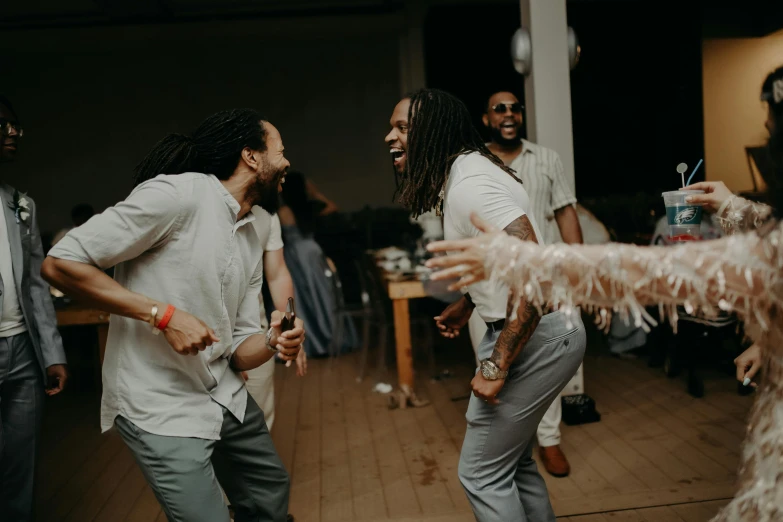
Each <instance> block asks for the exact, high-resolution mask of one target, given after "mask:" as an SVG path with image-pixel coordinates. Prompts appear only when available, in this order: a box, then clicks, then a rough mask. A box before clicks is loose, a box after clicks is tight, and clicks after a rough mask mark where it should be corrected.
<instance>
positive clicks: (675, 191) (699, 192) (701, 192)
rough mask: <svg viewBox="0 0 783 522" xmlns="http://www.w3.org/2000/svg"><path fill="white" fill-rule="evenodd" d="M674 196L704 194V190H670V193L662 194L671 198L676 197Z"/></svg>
mask: <svg viewBox="0 0 783 522" xmlns="http://www.w3.org/2000/svg"><path fill="white" fill-rule="evenodd" d="M674 194H685V195H689V194H704V191H703V190H682V189H680V190H670V191H669V192H664V193H662V194H661V196H669V195H674Z"/></svg>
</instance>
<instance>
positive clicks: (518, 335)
mask: <svg viewBox="0 0 783 522" xmlns="http://www.w3.org/2000/svg"><path fill="white" fill-rule="evenodd" d="M505 231H506V233H507V234H508V235H509V236H513V237H515V238H517V239H521V240H522V241H528V242H531V243H537V242H538V238H537V237H536V233H535V230H534V229H533V225H532V224H531V223H530V220H529V219H528V218H527V216H522V217H520V218H518V219H515V220H514V221H513V222H511V224H510V225H508V226H507V227H506V228H505ZM517 305H518V306H517ZM515 310H516V314H514V311H515ZM540 320H541V315H540V314H539V313H538V309H537V308H536V307H535V306H532V305H531V304H529V303H528V302H527V301H526V300H524V299H523V300H522V301H521V302H520V300H519V295H518V294H517V293H516V292H515V291H513V290H512V291H510V292H509V293H508V303H507V305H506V323H505V325H503V331H501V332H500V336H499V337H498V340H497V342H496V343H495V349H494V350H493V351H492V355H491V356H490V359H491V360H492V362H494V363H495V364H496V365H497V366H498V367H500V368H501V369H504V370H505V369H507V368H508V367H509V366H510V365H511V363H512V362H513V361H514V359H515V358H516V357H517V355H518V354H519V352H520V350H522V348H523V347H524V346H525V344H527V341H528V340H529V339H530V336H532V335H533V332H534V331H535V330H536V326H538V322H539V321H540Z"/></svg>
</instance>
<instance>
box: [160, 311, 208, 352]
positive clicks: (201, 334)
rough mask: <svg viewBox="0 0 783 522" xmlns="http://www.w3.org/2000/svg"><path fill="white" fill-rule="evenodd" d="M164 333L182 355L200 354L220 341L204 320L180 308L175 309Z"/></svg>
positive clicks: (175, 349)
mask: <svg viewBox="0 0 783 522" xmlns="http://www.w3.org/2000/svg"><path fill="white" fill-rule="evenodd" d="M163 335H164V336H166V340H167V341H168V342H169V344H170V345H171V347H172V348H174V351H175V352H177V353H178V354H180V355H198V352H200V351H203V350H205V349H206V347H207V346H212V344H213V343H216V342H219V341H220V339H218V337H217V335H215V332H214V331H213V330H212V328H210V327H209V326H207V325H206V323H205V322H204V321H202V320H201V319H199V318H198V317H195V316H193V315H190V314H189V313H187V312H185V311H184V310H179V309H177V310H175V311H174V315H172V316H171V319H170V320H169V324H168V325H166V328H165V329H164V330H163Z"/></svg>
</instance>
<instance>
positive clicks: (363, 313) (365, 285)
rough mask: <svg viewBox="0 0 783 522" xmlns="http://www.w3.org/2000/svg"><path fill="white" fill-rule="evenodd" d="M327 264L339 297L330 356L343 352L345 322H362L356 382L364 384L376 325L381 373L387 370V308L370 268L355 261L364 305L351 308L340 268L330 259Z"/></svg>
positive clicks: (337, 298) (336, 304)
mask: <svg viewBox="0 0 783 522" xmlns="http://www.w3.org/2000/svg"><path fill="white" fill-rule="evenodd" d="M327 264H328V266H329V270H330V271H331V273H327V276H328V277H329V278H330V279H331V281H332V285H333V287H334V298H335V315H334V318H335V324H334V328H333V332H334V334H333V336H332V342H331V343H330V344H329V355H330V357H336V356H337V355H338V353H339V350H340V347H341V346H342V343H343V334H344V325H345V319H346V318H347V317H350V318H351V319H357V318H358V319H361V320H362V347H361V350H362V353H361V358H360V363H359V375H358V376H357V378H356V380H357V381H359V382H361V381H362V380H363V379H364V373H365V369H366V366H367V353H368V351H369V348H370V333H371V332H370V328H371V327H372V326H373V325H375V326H376V327H377V328H378V336H379V343H378V347H379V352H380V353H379V356H380V357H379V361H380V362H381V364H379V367H378V370H379V374H380V373H381V370H383V371H385V369H386V366H385V361H386V342H387V337H388V323H387V322H386V321H385V314H384V313H383V309H382V308H380V309H379V307H378V304H379V303H380V299H379V298H378V296H377V295H374V293H375V292H374V289H373V288H372V286H371V285H370V283H369V282H368V278H367V269H366V268H365V267H363V266H362V265H363V264H362V263H360V262H358V261H354V265H355V267H356V271H357V273H358V276H359V285H360V291H361V304H360V305H359V306H358V307H351V306H349V305H347V304H346V303H345V298H344V295H343V285H342V280H341V279H340V275H339V273H338V272H337V267H336V266H335V265H334V263H333V262H332V260H331V259H328V258H327Z"/></svg>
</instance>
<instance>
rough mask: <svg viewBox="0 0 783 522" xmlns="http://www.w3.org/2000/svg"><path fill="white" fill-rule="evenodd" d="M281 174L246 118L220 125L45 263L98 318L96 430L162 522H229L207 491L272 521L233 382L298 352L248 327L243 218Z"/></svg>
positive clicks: (172, 144)
mask: <svg viewBox="0 0 783 522" xmlns="http://www.w3.org/2000/svg"><path fill="white" fill-rule="evenodd" d="M288 166H289V163H288V160H287V159H286V158H285V156H284V154H283V142H282V140H281V138H280V134H279V133H278V131H277V129H275V127H274V126H272V125H271V124H270V123H268V122H266V121H264V120H263V118H262V117H261V115H260V114H259V113H258V112H256V111H255V110H251V109H241V110H231V111H223V112H219V113H217V114H214V115H213V116H210V117H209V118H207V119H206V120H205V121H204V122H203V123H202V124H201V125H200V126H199V127H198V128H197V129H196V130H195V131H194V132H193V134H192V135H191V136H183V135H180V134H172V135H169V136H167V137H166V138H164V139H163V140H162V141H161V142H160V143H158V144H157V145H156V146H155V147H154V148H153V149H152V151H151V152H150V153H149V154H148V155H147V157H146V158H145V159H144V160H143V161H142V162H141V163H140V164H139V165H138V167H136V188H135V189H134V190H133V192H131V194H130V196H128V198H127V199H126V200H125V201H122V202H120V203H118V204H117V205H115V206H114V207H111V208H109V209H107V210H106V211H104V212H103V213H102V214H100V215H97V216H94V217H93V218H92V219H90V220H89V221H88V222H87V223H85V224H84V225H82V226H81V227H78V228H75V229H73V230H71V231H70V232H69V233H68V234H67V235H66V236H65V237H64V238H63V239H62V240H61V241H60V242H59V243H57V245H56V246H55V247H54V248H53V249H52V250H51V251H50V252H49V257H48V258H47V259H46V261H45V262H44V266H43V275H44V277H45V278H46V279H47V280H48V281H49V282H50V283H51V284H52V285H53V286H55V287H57V288H59V289H60V290H62V291H63V292H65V293H67V294H69V295H71V296H73V297H76V298H79V299H80V300H83V301H85V302H86V303H88V304H91V305H92V306H95V307H96V308H99V309H101V310H105V311H107V312H109V313H111V314H112V317H111V323H110V325H109V338H108V341H107V345H106V358H105V360H104V363H103V399H102V404H101V428H102V430H103V431H106V430H108V429H109V428H111V427H112V426H116V428H117V430H118V431H119V432H120V435H121V436H122V438H123V440H124V441H125V443H126V444H127V445H128V447H129V448H130V449H131V451H132V452H133V454H134V457H135V458H136V461H137V462H138V464H139V467H140V468H141V470H142V472H143V473H144V476H145V477H146V478H147V481H148V482H149V484H150V487H151V488H152V490H153V491H154V492H155V496H156V497H157V498H158V501H159V502H160V505H161V506H162V507H163V510H164V511H165V513H166V516H167V517H168V520H170V521H178V522H179V521H181V522H200V521H203V522H216V521H219V522H228V521H229V512H228V509H227V508H226V505H225V502H224V501H223V495H222V493H221V489H220V486H219V485H218V481H220V485H221V486H223V488H224V489H225V492H226V494H227V496H228V498H229V500H230V501H231V505H232V506H233V508H234V516H235V520H237V521H238V522H239V521H250V520H254V521H256V520H270V521H276V522H281V521H284V520H286V515H287V508H288V489H289V488H288V484H289V480H288V475H287V473H286V471H285V469H284V468H283V465H282V463H281V461H280V458H279V457H278V455H277V452H276V451H275V448H274V445H273V444H272V439H271V437H270V435H269V431H268V430H267V427H266V424H265V423H264V416H263V412H262V411H261V410H260V409H259V407H258V405H257V404H256V403H255V401H253V399H252V398H249V397H248V393H247V391H246V389H245V385H244V382H243V379H242V377H241V375H240V373H241V372H243V371H247V370H251V369H253V368H256V367H258V366H260V365H261V364H263V363H265V362H266V361H268V360H269V359H270V358H271V357H272V356H273V355H276V354H277V355H278V356H279V357H281V358H282V359H285V360H286V361H293V360H295V359H296V356H297V354H298V352H299V350H300V347H301V344H302V341H303V338H304V331H303V328H302V325H301V321H299V322H298V323H297V325H296V327H295V328H294V329H292V330H290V331H288V332H283V333H281V331H280V323H281V321H280V319H281V314H280V312H277V311H276V312H275V313H273V315H272V324H271V327H270V328H269V329H268V330H267V332H266V333H265V332H264V329H263V328H262V326H261V311H260V307H259V294H260V292H261V285H262V270H263V261H262V255H263V252H262V249H263V245H262V244H261V240H260V239H259V235H258V234H257V233H256V231H255V230H254V229H253V226H252V222H253V221H254V219H255V215H254V214H253V213H252V212H250V210H251V207H253V205H260V206H261V207H262V208H263V209H264V210H266V211H268V212H270V213H274V212H275V211H276V210H277V204H278V203H277V202H278V191H279V189H280V184H281V183H282V181H283V178H284V176H285V173H286V171H287V169H288ZM115 265H116V268H115V272H114V274H115V279H111V278H110V277H108V276H107V275H106V274H104V272H103V270H104V269H107V268H109V267H111V266H115ZM270 364H271V363H270Z"/></svg>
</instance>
